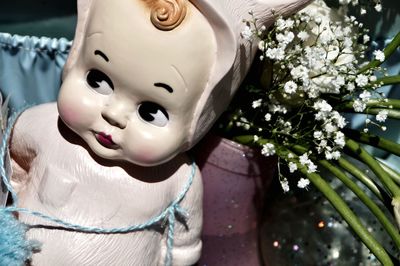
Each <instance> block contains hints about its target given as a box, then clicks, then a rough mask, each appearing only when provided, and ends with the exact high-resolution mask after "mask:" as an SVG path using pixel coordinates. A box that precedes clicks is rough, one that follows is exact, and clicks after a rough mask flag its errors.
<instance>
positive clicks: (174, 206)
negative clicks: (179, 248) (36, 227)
mask: <svg viewBox="0 0 400 266" xmlns="http://www.w3.org/2000/svg"><path fill="white" fill-rule="evenodd" d="M26 109H27V108H24V109H23V110H21V111H19V112H17V113H14V114H13V115H12V116H11V117H10V119H9V120H8V123H7V128H6V130H5V132H4V135H3V139H2V142H1V148H0V174H1V177H2V180H3V183H4V185H5V187H6V188H7V189H8V191H9V192H10V193H11V196H12V200H13V204H12V205H11V206H10V207H6V208H2V209H1V210H0V211H5V212H19V213H25V214H29V215H33V216H36V217H39V218H42V219H45V220H48V221H51V222H54V223H56V224H58V225H61V226H62V228H64V229H68V230H73V231H77V232H84V233H96V234H122V233H131V232H135V231H141V230H144V229H146V228H149V227H151V226H153V225H156V224H159V223H162V222H165V221H168V232H167V243H166V244H167V254H166V257H165V265H167V266H170V265H172V249H173V246H174V233H175V222H176V216H177V215H179V216H182V217H184V218H187V216H188V214H187V212H186V210H184V209H183V208H182V207H181V206H180V202H181V201H182V200H183V198H184V197H185V195H186V194H187V192H188V191H189V189H190V187H191V185H192V183H193V179H194V176H195V174H196V165H195V163H194V162H192V165H191V172H190V175H189V178H188V181H187V183H186V185H185V187H184V188H183V190H182V191H181V192H180V194H179V195H178V196H177V198H176V199H175V200H174V201H173V202H172V203H171V204H170V205H169V206H168V207H167V208H166V209H165V210H164V211H163V212H161V213H160V214H159V215H157V216H155V217H153V218H152V219H150V220H149V221H147V222H145V223H141V224H136V225H130V226H126V227H117V228H101V227H92V226H82V225H79V224H74V223H70V222H67V221H64V220H61V219H58V218H55V217H52V216H49V215H46V214H43V213H41V212H36V211H31V210H29V209H25V208H17V207H16V206H17V205H18V196H17V194H16V192H15V190H14V189H13V187H12V185H11V183H10V177H9V176H8V175H7V171H6V169H5V154H6V151H7V150H8V143H9V139H10V136H11V131H12V128H13V126H14V124H15V122H16V120H17V119H18V117H19V115H20V114H21V113H22V112H23V111H24V110H26Z"/></svg>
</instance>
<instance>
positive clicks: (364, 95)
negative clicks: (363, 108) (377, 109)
mask: <svg viewBox="0 0 400 266" xmlns="http://www.w3.org/2000/svg"><path fill="white" fill-rule="evenodd" d="M360 98H361V99H362V100H363V101H365V102H367V101H369V99H370V98H371V93H370V92H369V91H366V90H364V91H363V92H362V93H361V94H360Z"/></svg>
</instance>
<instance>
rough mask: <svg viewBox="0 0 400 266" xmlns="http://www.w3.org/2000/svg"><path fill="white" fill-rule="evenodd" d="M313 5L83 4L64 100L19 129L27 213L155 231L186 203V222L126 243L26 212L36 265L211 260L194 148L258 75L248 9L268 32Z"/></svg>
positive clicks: (18, 183)
mask: <svg viewBox="0 0 400 266" xmlns="http://www.w3.org/2000/svg"><path fill="white" fill-rule="evenodd" d="M306 2H307V1H305V0H299V1H295V0H290V1H288V0H285V1H268V0H266V1H250V0H248V1H244V0H240V1H239V0H218V1H211V0H198V1H190V2H189V1H185V0H176V1H174V0H165V1H163V0H159V1H150V0H148V1H146V0H117V1H107V0H92V1H90V0H87V1H80V2H78V8H79V10H78V12H79V18H78V25H77V31H76V38H75V40H74V45H73V49H72V51H71V54H70V57H69V59H68V62H67V65H66V67H65V71H64V76H63V84H62V87H61V89H60V93H59V97H58V101H57V103H49V104H44V105H39V106H36V107H33V108H31V109H29V110H27V111H25V112H24V113H22V115H21V116H20V117H19V118H18V120H17V123H16V124H15V127H14V129H13V135H12V140H11V144H10V151H11V157H12V159H13V176H12V182H13V186H14V189H15V190H16V191H17V193H18V198H19V206H20V207H23V208H27V209H30V210H34V211H38V212H40V213H43V214H46V215H49V216H51V217H56V218H58V219H61V220H64V221H68V222H69V223H73V224H78V225H80V226H82V227H96V228H104V229H109V228H118V227H124V226H129V225H135V224H145V223H147V222H149V220H151V219H153V218H154V217H157V215H159V214H160V213H162V212H163V211H164V210H166V209H167V208H168V206H170V204H171V202H174V201H175V200H176V199H177V198H179V195H181V196H182V199H181V200H180V201H179V207H180V208H182V209H183V210H184V211H181V212H180V214H178V215H176V220H175V221H171V220H168V219H164V220H163V221H160V222H159V223H156V224H152V225H151V226H148V227H144V228H143V229H142V230H138V231H135V232H129V233H119V234H113V233H101V232H100V233H86V232H81V231H79V230H74V229H65V228H64V227H63V226H62V225H59V224H57V223H54V222H53V221H48V220H46V219H43V218H40V217H37V216H34V215H30V214H24V213H20V214H19V220H20V221H22V222H24V223H26V224H28V225H30V226H31V228H30V229H29V231H28V232H27V236H28V238H29V239H35V240H38V241H40V242H41V243H42V246H41V249H40V250H39V251H38V252H37V253H35V254H34V255H33V257H32V261H31V263H32V265H162V264H164V263H166V261H168V260H166V258H168V256H169V255H170V258H171V262H172V264H174V265H192V264H194V263H195V262H196V261H197V260H198V258H199V256H200V251H201V240H200V231H201V226H202V183H201V178H200V173H199V171H198V169H197V168H193V167H195V166H193V165H192V161H191V159H190V158H189V157H188V156H187V155H186V154H185V151H187V150H188V149H190V148H191V147H192V146H193V145H194V144H195V143H197V141H198V140H199V139H200V138H201V137H202V136H203V135H204V134H205V133H206V132H207V130H208V129H209V128H210V127H211V125H212V124H213V122H214V121H215V120H216V118H217V117H218V115H219V114H220V113H221V112H222V111H223V109H224V108H225V107H226V105H227V104H228V102H229V100H230V99H231V97H232V95H233V93H234V92H235V90H236V89H237V87H238V85H239V84H240V82H241V81H242V79H243V78H244V75H245V74H246V73H247V70H248V68H249V66H250V64H251V61H252V58H253V57H254V53H255V50H256V49H255V45H257V44H256V43H252V42H251V41H248V40H244V39H242V38H241V36H240V32H241V31H242V29H243V27H244V25H243V23H242V19H244V18H249V15H248V11H249V10H252V11H253V12H254V14H255V16H258V17H259V18H260V19H259V20H258V21H257V23H259V25H268V24H270V23H271V22H272V21H273V19H274V16H273V15H272V13H271V9H272V8H274V9H275V13H274V14H275V15H276V14H282V15H284V14H287V13H289V12H293V11H295V10H296V9H299V8H301V7H302V6H303V5H304V4H305V3H306ZM193 169H194V171H193ZM188 180H189V181H188ZM185 188H186V190H187V191H186V190H185ZM183 213H184V214H185V215H184V214H183ZM171 222H174V231H173V247H172V250H171V251H169V250H167V244H166V242H167V240H170V238H168V239H167V235H168V233H169V230H168V227H166V224H168V223H171ZM169 252H170V254H169ZM167 264H168V262H167Z"/></svg>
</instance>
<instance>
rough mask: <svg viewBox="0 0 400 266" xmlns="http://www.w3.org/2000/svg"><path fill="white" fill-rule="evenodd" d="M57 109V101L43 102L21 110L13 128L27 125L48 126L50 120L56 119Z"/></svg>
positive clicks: (35, 126) (34, 126)
mask: <svg viewBox="0 0 400 266" xmlns="http://www.w3.org/2000/svg"><path fill="white" fill-rule="evenodd" d="M57 119H58V110H57V103H56V102H51V103H45V104H40V105H37V106H33V107H31V108H28V109H26V110H25V111H23V112H22V113H21V114H20V115H19V117H18V119H17V122H16V123H15V126H14V128H19V129H20V130H21V127H22V126H24V127H26V126H27V127H28V128H32V127H33V128H38V127H39V126H46V125H47V126H49V125H50V123H49V122H51V121H57Z"/></svg>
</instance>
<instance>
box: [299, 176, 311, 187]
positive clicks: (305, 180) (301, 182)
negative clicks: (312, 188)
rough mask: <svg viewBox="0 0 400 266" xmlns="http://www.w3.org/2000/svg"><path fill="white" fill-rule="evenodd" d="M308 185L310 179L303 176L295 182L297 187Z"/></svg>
mask: <svg viewBox="0 0 400 266" xmlns="http://www.w3.org/2000/svg"><path fill="white" fill-rule="evenodd" d="M308 185H310V180H308V179H306V178H303V177H302V178H300V180H299V182H297V187H299V188H306V187H307V186H308Z"/></svg>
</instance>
